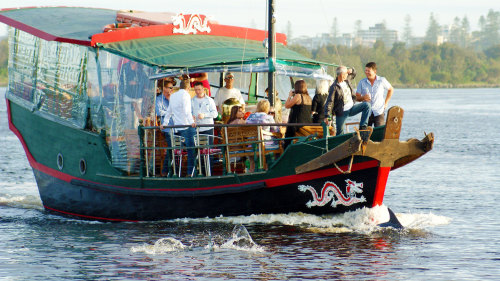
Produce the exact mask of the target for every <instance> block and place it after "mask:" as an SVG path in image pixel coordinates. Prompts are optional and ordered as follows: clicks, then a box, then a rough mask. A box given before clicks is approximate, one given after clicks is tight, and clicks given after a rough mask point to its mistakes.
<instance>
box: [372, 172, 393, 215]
mask: <svg viewBox="0 0 500 281" xmlns="http://www.w3.org/2000/svg"><path fill="white" fill-rule="evenodd" d="M390 171H391V167H379V168H378V176H377V186H376V187H375V195H374V196H373V205H372V206H373V207H375V206H379V205H382V203H383V202H384V193H385V187H386V185H387V179H388V178H389V172H390Z"/></svg>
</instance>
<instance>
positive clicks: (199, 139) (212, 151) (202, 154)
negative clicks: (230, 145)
mask: <svg viewBox="0 0 500 281" xmlns="http://www.w3.org/2000/svg"><path fill="white" fill-rule="evenodd" d="M210 139H212V140H215V139H220V140H222V138H220V137H218V136H214V135H209V134H197V135H195V137H194V143H195V144H196V146H198V166H199V173H200V174H201V159H202V158H203V164H204V167H205V175H206V176H207V177H209V176H211V175H212V171H211V163H210V156H215V155H220V154H221V149H220V148H215V147H206V146H209V145H210ZM212 143H213V142H212ZM200 146H201V147H200Z"/></svg>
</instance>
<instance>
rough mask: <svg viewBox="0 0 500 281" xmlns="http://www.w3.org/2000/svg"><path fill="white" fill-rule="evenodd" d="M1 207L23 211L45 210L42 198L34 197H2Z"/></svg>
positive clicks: (0, 199)
mask: <svg viewBox="0 0 500 281" xmlns="http://www.w3.org/2000/svg"><path fill="white" fill-rule="evenodd" d="M0 205H4V206H8V207H14V208H22V209H35V210H43V205H42V201H41V200H40V197H38V196H33V195H17V196H15V195H14V196H9V195H5V196H0Z"/></svg>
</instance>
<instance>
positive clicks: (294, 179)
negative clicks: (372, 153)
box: [265, 160, 378, 187]
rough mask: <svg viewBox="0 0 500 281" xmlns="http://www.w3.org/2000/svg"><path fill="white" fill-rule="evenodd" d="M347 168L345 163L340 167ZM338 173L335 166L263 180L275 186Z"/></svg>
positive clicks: (361, 166)
mask: <svg viewBox="0 0 500 281" xmlns="http://www.w3.org/2000/svg"><path fill="white" fill-rule="evenodd" d="M377 165H378V161H377V160H372V161H367V162H362V163H358V164H353V165H352V168H351V171H352V172H355V171H359V170H364V169H369V168H373V167H376V166H377ZM347 168H348V166H347V165H345V166H342V167H340V169H342V170H347ZM338 174H340V171H339V170H337V169H336V168H330V169H325V170H319V171H313V172H310V173H306V174H300V175H290V176H284V177H280V178H274V179H268V180H265V182H266V185H267V187H275V186H281V185H286V184H292V183H296V182H302V181H307V180H312V179H317V178H322V177H327V176H335V175H338Z"/></svg>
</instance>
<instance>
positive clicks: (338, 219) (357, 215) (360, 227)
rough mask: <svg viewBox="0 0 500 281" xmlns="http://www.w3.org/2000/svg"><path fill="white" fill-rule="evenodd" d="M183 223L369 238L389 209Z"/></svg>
mask: <svg viewBox="0 0 500 281" xmlns="http://www.w3.org/2000/svg"><path fill="white" fill-rule="evenodd" d="M395 215H396V217H397V218H398V220H399V221H400V222H401V224H402V225H403V226H404V227H405V228H409V229H426V228H428V227H432V226H437V225H443V224H448V223H449V222H450V221H451V219H450V218H447V217H443V216H438V215H433V214H411V213H396V214H395ZM175 221H181V222H185V223H188V222H204V223H210V222H223V223H231V224H236V225H240V224H241V225H248V224H281V225H290V226H298V227H304V228H306V229H308V230H310V231H315V232H335V233H343V232H356V233H362V234H370V233H373V232H376V231H379V230H380V227H379V226H378V224H380V223H384V222H387V221H389V211H388V209H387V206H385V205H382V206H376V207H373V208H362V209H358V210H355V211H352V212H346V213H343V214H337V215H324V216H317V215H311V214H305V213H290V214H267V215H250V216H234V217H223V216H220V217H217V218H201V219H189V218H184V219H178V220H175Z"/></svg>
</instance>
